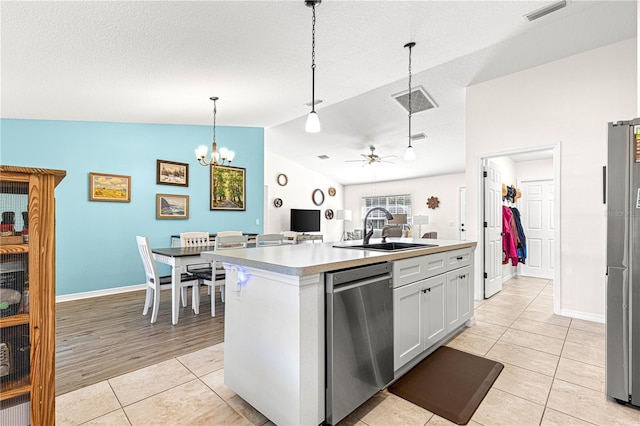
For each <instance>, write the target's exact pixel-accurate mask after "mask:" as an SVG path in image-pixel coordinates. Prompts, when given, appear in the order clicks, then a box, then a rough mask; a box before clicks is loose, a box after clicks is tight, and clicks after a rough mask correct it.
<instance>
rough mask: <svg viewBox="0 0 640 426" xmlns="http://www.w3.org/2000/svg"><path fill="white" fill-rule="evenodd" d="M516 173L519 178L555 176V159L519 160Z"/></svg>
mask: <svg viewBox="0 0 640 426" xmlns="http://www.w3.org/2000/svg"><path fill="white" fill-rule="evenodd" d="M516 174H517V177H518V179H533V178H553V159H552V158H549V159H545V160H533V161H519V162H517V163H516Z"/></svg>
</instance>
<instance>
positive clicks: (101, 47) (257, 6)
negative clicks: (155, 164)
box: [0, 0, 636, 184]
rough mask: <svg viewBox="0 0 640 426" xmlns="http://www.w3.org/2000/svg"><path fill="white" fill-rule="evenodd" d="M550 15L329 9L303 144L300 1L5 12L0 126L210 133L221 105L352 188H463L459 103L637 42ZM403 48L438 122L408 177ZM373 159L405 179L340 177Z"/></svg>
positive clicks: (589, 9) (306, 50) (487, 5)
mask: <svg viewBox="0 0 640 426" xmlns="http://www.w3.org/2000/svg"><path fill="white" fill-rule="evenodd" d="M550 3H551V2H545V1H533V2H530V1H507V2H501V1H466V2H462V1H440V2H437V1H331V0H324V1H323V2H322V4H321V5H320V6H318V7H317V27H316V63H317V70H316V98H320V99H323V100H324V102H323V103H322V104H320V105H319V106H318V107H317V111H318V114H319V115H320V119H321V122H322V126H323V131H322V132H321V133H319V134H313V135H310V134H307V133H305V132H304V130H303V129H304V119H305V115H306V113H307V111H308V107H306V106H305V105H304V104H305V103H308V102H309V101H310V97H311V90H310V87H311V72H310V71H311V70H310V65H311V52H310V50H311V10H310V9H309V8H307V7H305V6H304V5H303V1H302V0H293V1H254V2H247V1H209V2H200V1H196V2H187V1H174V2H155V1H154V2H151V1H149V2H112V1H104V2H99V1H98V2H94V1H91V2H88V1H87V2H10V1H2V2H1V3H0V20H1V29H0V36H1V48H2V50H1V61H2V63H1V72H2V74H1V90H2V92H1V94H0V95H1V104H0V108H1V109H0V114H1V115H2V117H5V118H36V119H55V120H91V121H119V122H139V123H179V124H205V125H210V124H211V121H212V114H211V101H210V100H209V97H210V96H212V95H216V96H219V97H220V100H219V101H218V123H219V124H220V125H238V126H260V127H265V128H267V130H266V141H267V149H268V150H269V151H271V152H274V153H276V154H280V155H283V156H285V157H287V158H290V159H295V160H296V162H298V163H299V164H301V165H303V166H306V167H308V168H310V169H314V170H318V171H320V172H322V173H323V174H325V175H326V176H329V177H332V178H334V179H336V180H337V181H339V182H342V183H345V184H348V183H359V182H369V181H371V180H373V179H375V180H378V181H382V180H393V179H402V178H408V177H415V176H427V175H436V174H442V173H454V172H462V171H463V170H464V161H465V160H464V139H465V134H464V131H465V130H464V128H465V118H464V115H465V103H464V102H465V87H467V86H469V85H470V84H473V83H477V82H481V81H485V80H488V79H492V78H496V77H499V76H502V75H505V74H508V73H512V72H516V71H519V70H522V69H525V68H529V67H532V66H536V65H539V64H543V63H546V62H549V61H552V60H556V59H559V58H562V57H565V56H569V55H573V54H576V53H580V52H582V51H585V50H589V49H592V48H595V47H600V46H604V45H607V44H610V43H613V42H616V41H620V40H624V39H628V38H631V37H635V34H636V2H634V1H622V2H615V1H602V2H600V1H576V0H574V1H570V2H569V4H568V6H567V7H566V8H564V9H562V10H560V11H558V12H555V13H553V14H552V15H548V16H546V17H544V18H541V19H539V20H537V21H535V22H532V23H529V22H528V21H526V20H525V19H523V17H522V16H523V15H524V14H525V13H528V12H530V11H532V10H535V9H538V8H540V7H542V6H545V5H548V4H550ZM408 41H415V42H416V47H415V48H414V49H413V56H412V57H413V61H412V63H413V65H412V68H413V73H414V79H413V86H414V87H415V86H417V85H421V86H422V87H424V89H425V90H426V91H427V93H428V94H429V95H430V96H431V97H432V98H433V100H434V101H435V102H436V104H437V105H438V106H439V108H437V109H434V110H429V111H426V112H423V113H419V114H416V115H415V116H414V117H413V127H412V133H419V132H424V133H426V134H427V135H428V138H427V139H426V140H424V141H419V142H416V143H415V148H416V153H417V155H418V158H419V160H420V161H415V162H412V163H408V162H405V161H404V160H402V153H403V150H404V147H405V146H406V145H407V132H408V130H407V115H406V113H405V112H403V110H402V108H400V107H399V106H398V104H397V103H396V102H395V101H394V100H393V99H392V95H394V94H397V93H399V92H402V91H404V90H407V89H408V78H407V77H408V50H407V49H405V48H404V47H403V46H404V44H405V43H407V42H408ZM206 142H208V141H185V142H184V143H185V149H188V150H190V151H191V150H192V149H193V148H194V147H195V146H197V145H200V144H202V143H206ZM371 144H373V145H375V146H376V153H377V154H379V155H381V156H385V155H397V156H398V158H397V160H396V164H394V165H387V164H385V165H381V167H378V168H377V169H376V170H375V171H373V170H372V168H370V167H368V166H367V167H361V166H360V165H359V164H358V163H345V162H344V160H352V159H357V158H360V154H361V153H367V152H368V146H369V145H371ZM322 154H326V155H328V156H329V157H330V158H329V159H328V160H319V159H318V158H317V156H318V155H322ZM240 161H241V159H240V158H238V163H239V164H240Z"/></svg>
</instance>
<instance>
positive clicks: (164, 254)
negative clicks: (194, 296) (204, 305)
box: [151, 246, 215, 325]
mask: <svg viewBox="0 0 640 426" xmlns="http://www.w3.org/2000/svg"><path fill="white" fill-rule="evenodd" d="M205 251H213V246H199V247H166V248H152V249H151V252H152V253H153V257H154V259H155V260H156V262H160V263H164V264H165V265H169V266H171V323H172V324H173V325H176V324H178V316H179V313H180V310H179V309H178V308H179V303H180V292H181V290H182V282H181V279H180V276H181V274H182V269H183V267H184V266H187V265H195V264H201V263H211V266H212V267H213V268H215V265H214V263H215V262H208V261H207V260H206V259H204V258H202V257H200V253H202V252H205ZM194 308H195V307H194Z"/></svg>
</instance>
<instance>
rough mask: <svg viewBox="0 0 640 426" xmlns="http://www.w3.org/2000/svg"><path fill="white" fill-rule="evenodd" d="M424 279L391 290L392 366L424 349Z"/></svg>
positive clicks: (397, 365) (405, 361)
mask: <svg viewBox="0 0 640 426" xmlns="http://www.w3.org/2000/svg"><path fill="white" fill-rule="evenodd" d="M424 282H425V281H418V282H416V283H413V284H408V285H405V286H402V287H399V288H396V289H394V290H393V367H394V370H398V369H399V368H400V367H402V366H403V365H405V364H406V363H407V362H409V361H411V360H412V359H413V358H414V357H416V356H417V355H418V354H420V353H421V352H422V351H423V349H424V315H423V311H424V303H425V298H424V297H423V296H424V295H423V293H422V290H423V289H424V288H425V287H424Z"/></svg>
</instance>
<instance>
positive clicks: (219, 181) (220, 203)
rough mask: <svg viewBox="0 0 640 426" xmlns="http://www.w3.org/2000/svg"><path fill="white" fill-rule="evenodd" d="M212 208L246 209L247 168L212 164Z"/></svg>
mask: <svg viewBox="0 0 640 426" xmlns="http://www.w3.org/2000/svg"><path fill="white" fill-rule="evenodd" d="M210 183H211V191H210V196H211V203H210V204H211V210H246V207H247V206H246V205H245V202H246V198H245V187H246V177H245V169H243V168H241V167H231V166H215V167H213V166H211V182H210Z"/></svg>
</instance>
